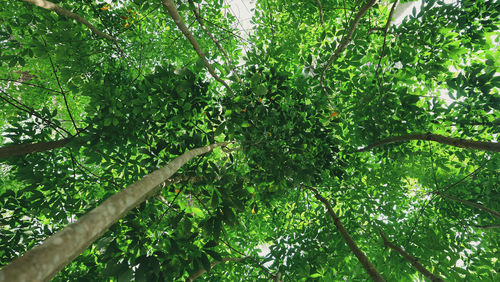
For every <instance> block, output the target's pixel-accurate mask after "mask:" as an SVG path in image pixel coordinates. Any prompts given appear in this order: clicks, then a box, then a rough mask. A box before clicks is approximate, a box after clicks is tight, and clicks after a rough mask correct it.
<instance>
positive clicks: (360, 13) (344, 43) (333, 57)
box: [321, 0, 378, 78]
mask: <svg viewBox="0 0 500 282" xmlns="http://www.w3.org/2000/svg"><path fill="white" fill-rule="evenodd" d="M377 1H378V0H369V1H368V2H367V3H366V4H365V5H363V6H362V7H361V8H360V9H359V11H358V13H357V14H356V17H355V18H354V20H353V21H352V22H351V25H350V26H349V30H348V32H347V34H346V35H345V36H344V37H343V38H342V40H341V41H340V44H339V45H338V47H337V49H336V50H335V52H334V53H333V54H332V55H331V56H330V59H328V62H327V63H326V66H325V68H324V69H323V72H322V73H321V78H323V77H324V76H325V73H326V71H327V70H328V68H329V67H330V65H331V64H332V63H333V62H334V61H335V60H336V59H337V58H338V57H339V56H340V53H341V52H342V51H344V49H345V48H346V47H347V44H348V43H349V41H351V38H352V35H353V34H354V31H355V30H356V26H357V25H358V23H359V21H360V20H361V18H362V17H363V15H364V14H365V13H366V12H367V11H368V10H369V9H370V8H371V7H372V6H373V5H375V4H376V3H377Z"/></svg>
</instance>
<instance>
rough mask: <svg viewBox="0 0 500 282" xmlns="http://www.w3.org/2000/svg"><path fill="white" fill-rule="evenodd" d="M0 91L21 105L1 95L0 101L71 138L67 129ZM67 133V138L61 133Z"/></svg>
mask: <svg viewBox="0 0 500 282" xmlns="http://www.w3.org/2000/svg"><path fill="white" fill-rule="evenodd" d="M0 91H2V93H3V94H5V95H6V96H7V97H9V99H11V100H12V101H15V102H16V103H17V104H19V105H16V104H15V103H13V102H11V101H9V100H8V99H7V98H5V97H2V96H1V95H0V99H2V100H4V101H6V102H7V103H9V104H10V105H12V106H14V107H15V108H17V109H19V110H21V111H23V112H26V113H28V114H30V115H33V116H35V117H37V118H39V119H41V120H42V121H44V122H45V123H47V124H48V125H49V126H50V127H52V128H53V129H54V130H55V131H57V133H59V134H60V135H61V136H63V137H64V138H67V137H69V136H72V134H71V133H70V132H69V131H67V130H66V129H64V128H62V127H60V126H58V125H56V124H54V123H53V122H51V121H50V120H48V119H46V118H44V117H43V116H42V115H40V114H39V113H37V112H36V111H35V110H34V109H33V108H30V107H29V106H27V105H26V104H24V103H22V102H20V101H18V100H17V99H15V98H13V97H11V96H10V95H9V94H7V93H6V92H5V91H4V90H2V89H0ZM59 130H61V131H63V132H65V133H66V134H67V135H66V136H65V135H64V134H62V133H61V131H59Z"/></svg>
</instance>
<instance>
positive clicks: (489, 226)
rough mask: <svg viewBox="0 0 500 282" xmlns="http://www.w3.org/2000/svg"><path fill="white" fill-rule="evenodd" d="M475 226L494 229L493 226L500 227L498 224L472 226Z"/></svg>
mask: <svg viewBox="0 0 500 282" xmlns="http://www.w3.org/2000/svg"><path fill="white" fill-rule="evenodd" d="M474 227H476V228H481V229H494V228H500V224H492V225H476V226H474Z"/></svg>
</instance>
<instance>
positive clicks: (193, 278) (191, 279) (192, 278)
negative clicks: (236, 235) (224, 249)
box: [186, 257, 247, 282]
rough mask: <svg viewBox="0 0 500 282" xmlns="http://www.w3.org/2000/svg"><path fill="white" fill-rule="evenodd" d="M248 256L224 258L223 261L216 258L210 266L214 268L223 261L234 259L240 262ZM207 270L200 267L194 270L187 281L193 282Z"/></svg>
mask: <svg viewBox="0 0 500 282" xmlns="http://www.w3.org/2000/svg"><path fill="white" fill-rule="evenodd" d="M246 258H247V257H240V258H223V259H222V261H220V260H214V261H213V262H212V263H210V268H213V267H214V266H216V265H218V264H219V263H221V262H226V261H234V262H240V261H242V260H244V259H246ZM205 272H207V270H206V269H205V268H202V269H199V270H198V271H196V272H193V273H191V274H190V275H189V277H188V278H186V282H191V281H194V280H195V279H196V278H198V277H200V276H202V275H203V274H204V273H205Z"/></svg>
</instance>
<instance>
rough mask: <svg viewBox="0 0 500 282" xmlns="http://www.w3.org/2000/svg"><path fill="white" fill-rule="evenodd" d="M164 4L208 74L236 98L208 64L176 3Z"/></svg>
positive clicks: (163, 0) (165, 2)
mask: <svg viewBox="0 0 500 282" xmlns="http://www.w3.org/2000/svg"><path fill="white" fill-rule="evenodd" d="M162 3H163V6H164V7H165V8H166V9H167V11H168V14H169V15H170V17H172V19H173V20H174V22H175V24H176V25H177V27H178V28H179V29H180V31H181V32H182V33H183V34H184V36H185V37H186V38H187V39H188V40H189V42H190V43H191V45H192V46H193V48H194V50H195V51H196V53H197V54H198V56H199V57H200V58H201V59H202V60H203V63H204V64H205V67H206V68H207V69H208V72H209V73H210V74H211V75H212V77H213V78H214V79H215V80H217V81H218V82H220V83H221V84H222V85H224V87H225V88H226V89H227V91H228V92H229V93H231V95H233V96H234V92H233V90H231V88H230V87H229V85H227V83H226V82H225V81H224V80H222V79H221V78H220V77H219V76H218V75H217V74H216V73H215V71H214V69H213V68H212V66H211V65H210V63H209V62H208V60H207V57H206V56H205V53H203V50H202V49H201V46H200V44H198V42H197V41H196V39H195V38H194V36H193V34H192V33H191V32H190V31H189V29H188V28H187V26H186V24H185V23H184V21H183V20H182V18H181V15H179V12H178V11H177V8H176V7H175V4H174V2H173V1H172V0H162Z"/></svg>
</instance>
